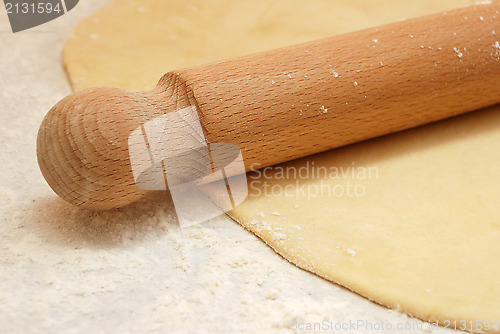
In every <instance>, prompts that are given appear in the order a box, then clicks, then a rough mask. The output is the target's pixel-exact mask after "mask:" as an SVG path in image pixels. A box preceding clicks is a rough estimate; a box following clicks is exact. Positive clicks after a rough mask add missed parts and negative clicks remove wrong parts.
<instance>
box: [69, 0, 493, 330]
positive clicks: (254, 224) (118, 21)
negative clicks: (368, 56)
mask: <svg viewBox="0 0 500 334" xmlns="http://www.w3.org/2000/svg"><path fill="white" fill-rule="evenodd" d="M463 3H465V2H463ZM463 3H462V4H463ZM469 3H470V2H469ZM431 4H432V5H431ZM458 5H460V3H458V2H456V1H441V2H435V1H433V2H410V3H407V2H401V1H393V2H388V1H369V2H349V4H347V3H345V2H341V1H321V0H318V1H314V2H311V3H307V5H306V4H305V3H304V2H299V1H283V2H273V3H272V4H271V3H269V2H268V1H236V2H224V1H212V2H207V1H200V2H189V3H183V4H176V5H175V6H174V5H173V4H169V3H167V2H163V3H159V2H158V3H149V5H146V6H145V5H144V4H143V3H142V2H139V1H118V2H115V3H112V4H111V5H110V6H109V7H105V8H104V9H103V10H102V11H100V12H98V13H97V14H96V15H94V16H93V17H91V18H90V19H87V20H85V21H84V22H83V23H82V24H81V25H80V26H79V27H78V28H77V29H76V32H75V35H74V37H73V38H71V39H70V40H69V41H68V44H67V46H66V49H65V64H66V67H67V69H68V72H69V74H70V78H71V80H72V82H73V84H74V87H75V88H76V89H81V88H85V87H89V86H98V85H114V86H119V87H123V88H130V89H143V90H144V89H148V88H150V87H151V86H150V84H151V83H152V82H153V81H154V79H155V78H158V77H160V76H161V74H162V73H163V72H167V71H168V70H171V69H174V68H178V67H184V66H189V65H194V64H199V63H203V62H208V61H212V60H216V59H221V58H228V57H232V56H236V55H240V54H244V53H249V52H254V51H259V50H264V49H269V48H273V47H279V46H283V45H288V44H292V43H297V42H302V41H305V40H310V39H314V38H319V37H324V36H328V35H332V34H335V33H341V32H345V31H348V30H355V29H358V28H362V27H366V26H370V25H374V24H378V23H384V22H389V21H393V20H396V19H398V18H400V17H408V16H409V15H408V10H409V9H410V8H411V15H413V16H416V15H423V14H426V13H430V12H433V11H437V10H438V9H449V8H453V7H456V6H458ZM382 8H385V9H387V8H391V9H392V11H388V10H386V11H381V9H382ZM115 11H116V12H117V13H119V15H117V16H116V17H115V18H114V19H113V21H109V19H108V18H109V17H111V15H110V14H111V13H112V12H115ZM167 12H168V14H167V15H163V13H167ZM208 17H212V18H216V19H214V20H210V21H209V22H207V18H208ZM305 17H307V18H311V19H304V18H305ZM367 17H369V19H367ZM478 19H479V18H478ZM122 22H127V23H126V24H124V23H122ZM146 22H148V24H147V25H146ZM146 26H147V27H148V28H145V27H146ZM149 27H154V28H149ZM119 34H125V35H129V36H130V37H129V38H128V39H127V40H126V41H122V40H119V39H117V38H116V36H118V35H119ZM132 45H134V48H131V46H132ZM122 55H127V56H126V57H123V56H122ZM430 107H432V106H430ZM498 115H499V113H498V110H496V109H492V110H489V111H483V112H480V113H478V114H476V115H467V116H464V117H461V118H458V119H455V120H451V121H447V122H443V123H440V124H437V125H432V126H428V127H425V128H421V129H418V130H414V131H410V132H406V133H403V134H399V135H395V136H390V137H386V138H383V139H378V140H374V141H371V142H368V143H364V144H360V145H356V146H352V147H348V148H344V149H340V150H336V151H332V152H328V153H325V154H322V155H318V156H315V157H309V158H306V159H303V160H299V161H296V162H292V163H289V164H285V165H283V166H278V167H274V168H270V169H269V170H268V173H266V174H264V172H263V171H261V172H258V173H254V174H250V175H249V177H250V178H249V181H250V182H249V184H250V188H251V194H250V197H249V198H248V199H247V200H246V201H245V202H244V203H243V204H242V205H240V206H239V207H238V208H237V209H236V210H234V211H233V212H231V213H230V215H231V216H232V217H233V218H235V219H236V220H237V221H238V222H240V223H241V224H242V225H244V226H245V227H247V228H248V229H249V230H251V231H253V232H254V233H256V234H257V235H259V236H260V237H261V238H262V239H263V240H264V241H265V242H266V243H268V244H269V245H270V246H271V247H273V248H274V249H275V250H276V251H277V252H278V253H280V254H281V255H283V256H284V257H285V258H286V259H288V260H290V261H291V262H292V263H295V264H297V265H298V266H299V267H301V268H304V269H306V270H309V271H312V272H314V273H317V274H318V275H320V276H323V277H325V278H327V279H329V280H332V281H334V282H338V283H340V284H342V285H344V286H346V287H348V288H350V289H352V290H354V291H356V292H358V293H360V294H362V295H364V296H366V297H368V298H370V299H372V300H375V301H376V302H378V303H381V304H383V305H386V306H388V307H391V308H395V309H399V310H402V311H404V312H407V313H409V314H411V315H414V316H417V317H419V318H421V319H424V320H432V321H435V320H439V322H440V323H441V324H446V321H448V322H453V321H456V322H457V323H459V324H462V323H465V325H462V327H464V326H465V328H466V329H469V330H470V329H471V327H470V326H469V327H467V324H468V322H469V321H471V320H472V321H473V322H474V323H476V320H479V321H480V322H484V323H480V326H481V327H490V326H492V325H493V324H494V323H495V321H498V320H499V319H498V318H499V316H500V314H499V311H498V310H500V290H499V288H498V286H497V282H498V280H499V279H500V269H499V267H498V266H496V262H497V261H496V260H497V259H498V258H499V256H500V247H498V240H500V229H499V223H498V217H500V212H499V209H498V208H497V201H496V198H498V197H499V195H500V191H499V190H498V189H500V188H499V187H498V185H499V184H500V177H499V176H498V173H497V172H498V168H497V166H498V163H499V161H498V154H497V153H496V151H495V150H496V147H495V145H494V144H493V143H498V142H499V141H500V118H499V116H498ZM280 168H281V169H280ZM332 168H333V169H334V170H335V171H336V172H335V173H336V175H335V176H332V175H331V171H332ZM283 169H285V170H291V172H292V175H291V176H290V175H285V176H283V175H282V174H279V173H280V171H281V173H282V170H283ZM360 169H364V172H362V173H363V175H360V174H359V173H360ZM299 170H307V171H308V172H309V173H313V174H315V173H316V172H318V171H319V173H321V171H324V170H327V175H326V176H325V174H324V173H323V174H322V175H311V174H308V175H307V176H300V175H299V176H297V175H296V174H293V173H294V172H297V171H299ZM350 172H353V173H350ZM343 173H345V175H343ZM351 174H352V175H351ZM259 175H260V177H257V176H259ZM318 192H319V193H320V194H318ZM349 192H350V194H349ZM488 324H489V325H488ZM497 325H498V324H497ZM474 326H475V325H474ZM472 329H473V330H476V329H479V326H478V327H473V328H472ZM485 329H488V328H485Z"/></svg>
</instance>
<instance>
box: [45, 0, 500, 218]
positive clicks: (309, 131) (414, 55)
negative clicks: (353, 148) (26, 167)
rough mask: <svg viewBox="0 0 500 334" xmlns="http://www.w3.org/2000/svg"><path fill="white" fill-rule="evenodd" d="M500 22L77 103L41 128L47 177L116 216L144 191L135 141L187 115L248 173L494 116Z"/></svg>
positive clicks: (185, 75) (469, 13)
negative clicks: (165, 119) (238, 155)
mask: <svg viewBox="0 0 500 334" xmlns="http://www.w3.org/2000/svg"><path fill="white" fill-rule="evenodd" d="M499 11H500V3H498V2H494V3H489V4H486V3H485V4H478V5H475V6H471V7H466V8H461V9H456V10H453V11H449V12H444V13H439V14H435V15H430V16H425V17H421V18H416V19H412V20H406V21H400V22H396V23H392V24H388V25H384V26H380V27H376V28H370V29H366V30H362V31H358V32H354V33H349V34H345V35H339V36H334V37H331V38H327V39H322V40H318V41H313V42H309V43H304V44H299V45H293V46H290V47H286V48H281V49H277V50H272V51H268V52H261V53H257V54H253V55H248V56H243V57H238V58H235V59H230V60H224V61H220V62H215V63H211V64H206V65H200V66H195V67H191V68H187V69H182V70H176V71H172V72H169V73H167V74H165V75H164V76H163V77H162V78H161V80H160V82H159V83H158V85H157V87H156V88H155V89H153V90H151V91H148V92H131V91H125V90H122V89H118V88H108V87H99V88H92V89H86V90H82V91H79V92H75V93H73V94H71V95H69V96H67V97H66V98H64V99H63V100H61V101H60V102H59V103H57V104H56V105H55V106H54V107H53V108H52V109H51V110H50V111H49V113H48V114H47V115H46V117H45V119H44V120H43V123H42V125H41V127H40V131H39V134H38V140H37V156H38V163H39V166H40V169H41V171H42V173H43V175H44V177H45V179H46V180H47V182H48V184H49V185H50V187H51V188H52V189H53V190H54V191H55V192H56V193H57V194H58V195H59V196H61V197H62V198H63V199H65V200H66V201H68V202H70V203H72V204H75V205H78V206H84V207H88V208H94V209H108V208H114V207H119V206H123V205H125V204H128V203H131V202H133V201H135V200H137V199H138V198H140V197H141V196H142V195H144V194H145V192H146V191H147V190H144V189H141V188H140V187H138V186H137V184H136V179H135V178H134V173H133V170H132V165H131V157H130V150H129V137H130V135H131V134H132V133H133V132H134V131H136V130H137V129H139V128H141V127H144V124H146V123H147V122H150V121H152V120H154V119H156V118H158V117H161V116H163V115H166V114H169V113H172V112H175V111H179V110H183V109H184V108H188V107H193V108H194V109H193V110H195V111H196V113H195V115H196V114H197V115H196V116H197V117H198V119H199V123H200V126H201V133H197V134H196V135H198V136H199V137H200V139H199V140H200V142H202V143H205V144H207V143H229V144H232V145H235V146H236V147H238V148H239V149H241V152H242V158H243V164H244V170H245V171H250V170H253V169H258V168H263V167H266V166H270V165H274V164H277V163H281V162H285V161H288V160H292V159H296V158H300V157H304V156H307V155H310V154H314V153H318V152H322V151H326V150H330V149H333V148H336V147H340V146H343V145H347V144H351V143H354V142H358V141H362V140H366V139H369V138H374V137H377V136H381V135H385V134H389V133H392V132H396V131H400V130H404V129H408V128H411V127H415V126H418V125H422V124H425V123H429V122H434V121H437V120H441V119H444V118H447V117H451V116H455V115H458V114H461V113H465V112H469V111H473V110H476V109H480V108H483V107H487V106H490V105H494V104H497V103H499V102H500V89H499V87H500V86H499V84H500V44H499V41H500V20H499V19H500V14H499ZM495 32H496V33H495ZM497 34H499V35H498V36H497ZM172 126H173V127H175V126H176V125H175V124H172ZM195 169H196V168H195Z"/></svg>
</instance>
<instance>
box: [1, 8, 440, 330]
mask: <svg viewBox="0 0 500 334" xmlns="http://www.w3.org/2000/svg"><path fill="white" fill-rule="evenodd" d="M101 4H102V1H96V0H86V1H82V2H81V3H79V4H78V6H77V7H75V9H74V10H72V11H71V12H69V13H68V14H66V15H64V16H63V17H61V18H58V19H56V20H54V21H52V22H50V23H47V24H45V25H42V26H40V27H37V28H34V29H31V30H28V31H25V32H21V33H16V34H12V33H11V31H10V27H9V25H8V19H7V17H6V14H5V12H4V11H0V45H1V48H0V73H1V76H0V144H1V150H0V159H1V160H0V161H1V163H2V170H3V173H2V176H1V180H0V207H1V216H0V218H1V224H0V282H1V285H2V289H1V290H0V304H1V305H2V311H1V312H0V324H1V325H0V333H26V332H47V333H49V332H50V333H55V332H65V333H66V332H68V333H79V332H81V333H87V332H90V331H92V332H106V333H127V332H130V333H150V332H151V333H152V332H162V333H164V332H168V333H177V332H178V333H189V332H215V331H218V332H221V333H234V332H242V331H248V332H259V331H260V332H273V333H274V332H276V333H280V332H289V331H291V330H293V329H300V328H304V329H306V328H309V326H313V325H315V323H320V322H322V325H323V326H326V327H323V329H335V328H337V329H338V328H339V327H342V328H343V329H344V330H343V331H342V332H346V333H350V332H352V333H356V332H363V331H365V330H366V328H367V327H365V326H368V329H369V328H370V326H371V328H372V331H371V332H383V331H376V329H377V328H383V326H384V324H385V325H386V324H388V323H391V324H392V326H393V327H395V326H396V325H397V324H403V326H405V325H406V326H407V327H406V328H408V329H409V330H408V331H407V332H408V333H420V332H422V333H424V332H428V330H426V329H427V328H428V327H427V325H426V324H423V323H422V322H420V321H418V320H414V319H410V318H408V317H407V316H404V315H402V314H400V313H398V312H395V311H390V310H387V309H385V308H383V307H380V306H378V305H376V304H374V303H371V302H370V301H368V300H366V299H364V298H362V297H360V296H358V295H356V294H354V293H352V292H350V291H348V290H346V289H344V288H341V287H339V286H337V285H335V284H332V283H330V282H328V281H326V280H323V279H321V278H319V277H317V276H315V275H313V274H310V273H308V272H305V271H303V270H301V269H298V268H297V267H295V266H293V265H292V264H290V263H288V262H287V261H285V260H284V259H282V258H281V257H280V256H279V255H277V254H276V253H274V251H273V250H271V249H270V248H269V247H268V246H267V245H265V244H264V243H263V242H261V241H260V240H259V239H257V238H256V237H255V236H254V235H253V234H251V233H250V232H247V231H246V230H244V229H243V228H242V227H241V226H239V225H238V224H237V223H235V222H234V221H232V220H231V219H229V218H228V217H225V216H224V217H220V218H217V219H214V220H212V221H210V222H207V223H204V224H201V225H196V226H191V227H189V228H183V229H181V228H180V227H179V226H178V224H177V222H176V218H175V213H174V210H173V207H172V203H171V202H170V200H169V197H168V195H167V194H165V193H155V194H151V195H148V196H146V197H145V198H143V199H142V200H141V201H139V202H137V203H134V204H132V205H129V206H127V207H124V208H121V209H116V210H110V211H106V212H94V211H88V210H84V209H78V208H75V207H72V206H71V205H69V204H67V203H65V202H64V201H62V200H61V199H59V198H58V197H57V196H56V195H55V194H54V193H53V192H52V191H51V189H50V188H49V187H48V186H47V184H46V183H45V181H44V179H43V177H42V175H41V173H40V172H39V169H38V166H37V163H36V154H35V142H36V134H37V130H38V127H39V124H40V122H41V120H42V118H43V116H44V115H45V113H46V111H47V110H48V109H49V108H50V107H51V106H52V105H53V104H54V103H56V102H57V101H58V100H59V99H61V98H63V97H64V96H65V95H67V94H69V93H70V92H71V88H70V86H69V84H68V81H67V78H66V75H65V73H64V70H63V68H62V65H61V64H62V62H61V52H62V48H63V44H64V41H65V39H66V38H67V37H68V36H69V34H70V32H71V30H72V29H73V27H74V26H75V25H76V24H77V23H78V21H79V20H80V19H82V18H83V17H85V16H86V15H88V14H89V13H91V12H92V11H93V10H95V9H96V8H97V7H98V6H99V5H101ZM354 323H355V324H357V325H358V326H359V327H356V326H353V324H354ZM316 325H317V324H316ZM328 326H330V327H328ZM381 326H382V327H381ZM419 327H420V328H421V329H419ZM316 328H317V327H316ZM447 331H448V330H445V329H439V330H435V331H433V332H436V333H437V332H447ZM405 332H406V331H405Z"/></svg>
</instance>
